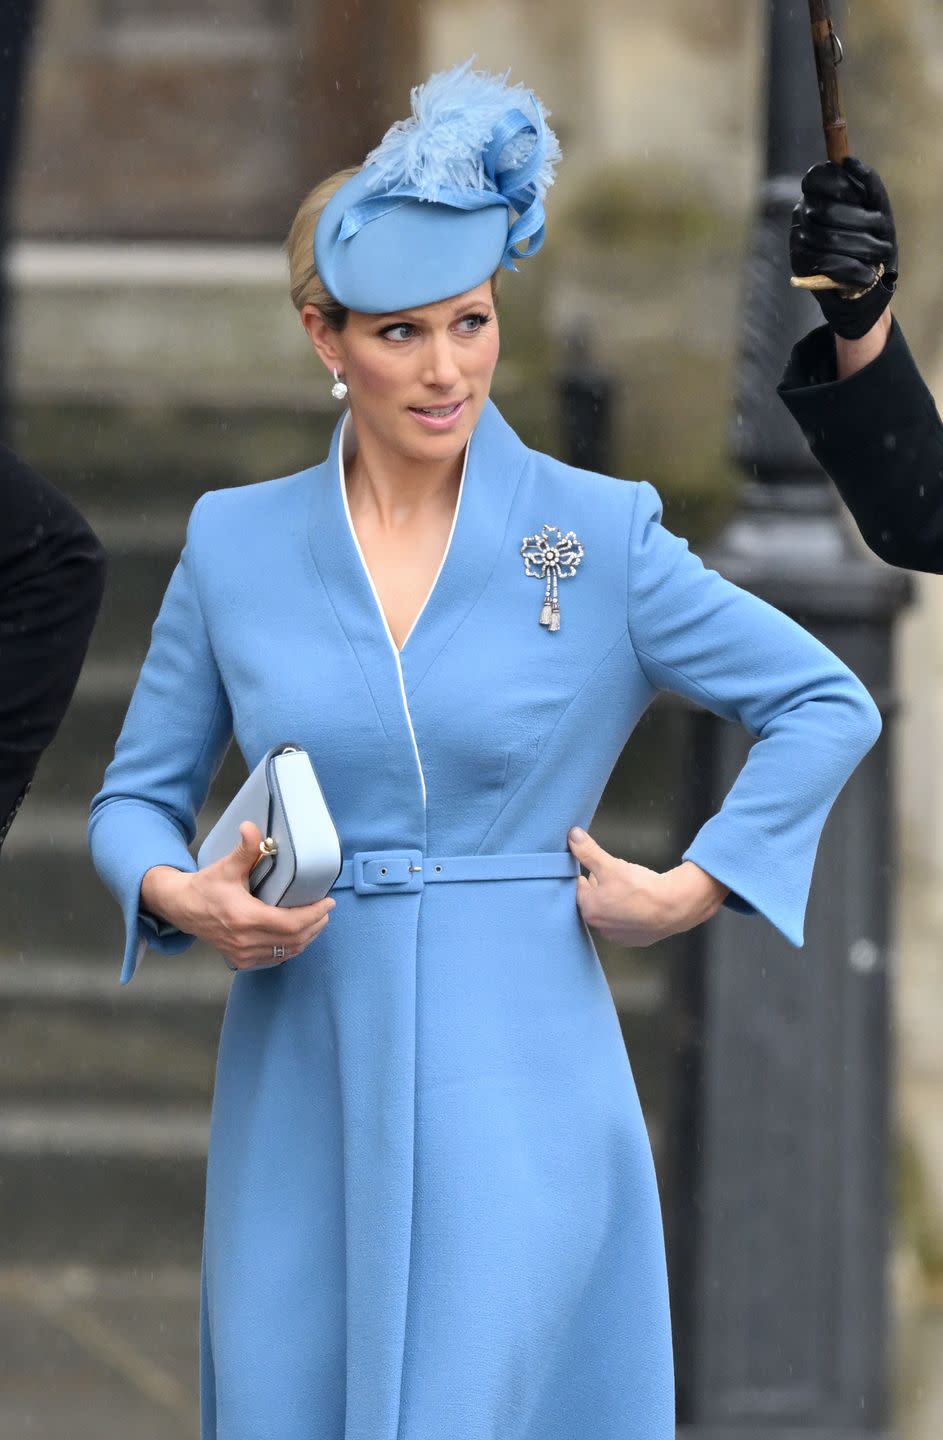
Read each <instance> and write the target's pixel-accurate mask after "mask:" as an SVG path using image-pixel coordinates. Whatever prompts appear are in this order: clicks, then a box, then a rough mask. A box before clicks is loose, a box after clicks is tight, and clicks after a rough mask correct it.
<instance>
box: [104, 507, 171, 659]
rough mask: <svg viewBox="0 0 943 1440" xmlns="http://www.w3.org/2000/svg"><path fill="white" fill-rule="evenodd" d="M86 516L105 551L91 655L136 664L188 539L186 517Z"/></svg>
mask: <svg viewBox="0 0 943 1440" xmlns="http://www.w3.org/2000/svg"><path fill="white" fill-rule="evenodd" d="M88 518H89V520H90V522H91V523H92V525H93V526H94V528H95V530H96V533H97V534H98V536H99V538H100V539H101V541H102V544H103V545H104V546H105V549H106V551H107V553H108V572H107V578H106V583H105V596H104V599H103V601H102V608H101V612H100V614H99V617H98V623H97V625H96V628H95V635H94V638H93V641H92V645H91V647H90V651H89V657H90V659H93V660H95V661H98V662H105V663H109V664H112V665H113V664H115V663H116V662H126V663H128V664H129V665H133V666H134V667H136V668H140V665H141V662H142V660H143V659H144V656H145V654H146V653H147V647H148V644H149V642H150V635H151V627H152V625H153V624H154V621H155V619H156V618H157V612H158V610H159V609H160V604H161V601H162V599H163V597H164V591H165V590H166V588H167V583H168V581H169V580H170V577H171V574H172V573H173V569H174V566H175V565H176V563H177V559H178V557H179V555H180V551H181V549H182V548H183V544H184V540H185V538H186V522H187V515H186V513H185V511H183V510H179V511H177V512H174V513H167V512H165V511H164V512H158V513H156V514H155V513H152V514H150V515H149V516H142V517H140V518H139V517H136V516H124V517H121V518H120V519H111V520H108V521H106V522H102V521H100V520H98V519H97V516H96V515H95V512H94V511H91V512H89V517H88Z"/></svg>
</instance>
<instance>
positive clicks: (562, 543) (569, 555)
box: [521, 525, 584, 632]
mask: <svg viewBox="0 0 943 1440" xmlns="http://www.w3.org/2000/svg"><path fill="white" fill-rule="evenodd" d="M521 554H522V555H523V557H524V573H525V574H526V575H529V576H531V578H532V579H534V580H543V581H544V582H545V586H546V588H545V590H544V603H543V606H542V607H541V611H540V623H541V625H546V627H547V629H548V630H550V631H551V632H552V631H555V630H559V628H560V601H559V598H558V596H557V583H558V581H560V580H568V579H570V577H571V576H573V575H575V574H576V571H577V567H578V566H579V563H580V561H581V560H582V558H583V554H584V551H583V546H582V544H581V543H580V541H579V540H577V538H576V535H575V534H574V532H573V531H572V530H568V531H567V533H566V534H564V533H563V531H562V530H558V529H557V527H556V526H555V525H545V526H544V527H543V529H542V530H541V532H540V534H539V535H525V536H524V539H523V541H522V542H521Z"/></svg>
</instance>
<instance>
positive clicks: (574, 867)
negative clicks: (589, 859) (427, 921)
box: [331, 850, 580, 895]
mask: <svg viewBox="0 0 943 1440" xmlns="http://www.w3.org/2000/svg"><path fill="white" fill-rule="evenodd" d="M579 873H580V866H579V861H578V860H577V858H576V856H575V855H571V854H570V852H569V850H559V851H541V852H539V853H538V854H535V855H444V856H441V857H430V856H428V855H423V853H422V851H421V850H358V851H357V852H356V853H355V854H354V855H352V856H351V857H350V859H349V860H345V862H344V864H343V865H342V866H341V873H340V875H339V876H338V877H337V879H336V880H335V881H334V884H333V885H332V887H331V889H332V890H350V889H354V890H355V891H356V892H357V894H358V895H376V894H379V893H381V892H384V891H393V892H395V893H397V894H409V893H411V892H412V891H415V890H421V889H422V888H423V886H424V885H432V884H441V883H443V882H445V883H451V882H455V881H461V880H466V881H467V880H575V879H576V877H577V875H578V874H579Z"/></svg>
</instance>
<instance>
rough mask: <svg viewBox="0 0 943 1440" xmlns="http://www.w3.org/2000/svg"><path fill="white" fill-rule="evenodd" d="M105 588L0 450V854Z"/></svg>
mask: <svg viewBox="0 0 943 1440" xmlns="http://www.w3.org/2000/svg"><path fill="white" fill-rule="evenodd" d="M104 580H105V554H104V551H103V549H102V546H101V545H100V543H99V541H98V540H97V538H96V536H95V535H94V534H93V532H92V530H91V529H90V528H89V526H88V525H87V523H86V522H85V520H84V519H83V518H82V516H81V515H80V514H79V513H78V511H77V510H76V509H75V507H74V506H73V505H71V504H70V503H69V501H68V500H66V498H65V496H63V495H61V494H60V493H59V491H58V490H56V489H55V487H54V486H52V485H50V484H49V483H48V482H47V481H46V480H44V479H42V477H41V476H39V475H37V474H36V473H35V472H34V471H33V470H31V469H30V468H29V466H27V465H24V464H23V462H22V461H21V460H18V459H17V457H16V456H15V455H13V454H12V453H11V452H10V451H9V450H7V449H6V448H5V447H4V446H2V445H0V846H2V844H3V841H4V839H5V838H6V835H7V833H8V831H9V829H10V826H11V825H12V823H13V818H14V816H15V815H16V813H17V811H18V810H19V808H20V805H21V804H22V802H23V799H24V797H25V796H26V793H27V791H28V790H29V788H30V785H31V783H32V779H33V775H34V774H35V771H36V766H37V764H38V763H39V758H40V755H41V754H42V752H43V750H44V749H45V748H46V746H47V745H48V744H49V742H50V741H51V740H52V738H53V736H54V735H55V733H56V731H57V729H58V728H59V724H60V721H61V720H62V717H63V715H64V714H65V712H66V709H67V707H68V704H69V701H70V699H71V698H72V693H73V691H74V690H75V686H76V682H77V680H78V678H79V671H80V670H81V668H82V661H83V660H84V658H85V652H86V650H87V649H88V643H89V640H90V638H91V634H92V628H93V626H94V624H95V618H96V616H97V614H98V609H99V606H100V604H101V599H102V592H103V589H104Z"/></svg>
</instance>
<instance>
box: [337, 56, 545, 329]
mask: <svg viewBox="0 0 943 1440" xmlns="http://www.w3.org/2000/svg"><path fill="white" fill-rule="evenodd" d="M471 66H472V62H471V61H470V60H467V61H466V62H465V63H464V64H463V65H458V66H456V67H455V68H454V69H452V70H445V71H442V72H441V73H439V74H436V75H431V76H430V77H429V79H428V80H427V81H426V82H425V84H424V85H418V86H416V88H415V89H414V90H413V91H412V94H411V97H410V98H411V101H412V114H411V115H410V117H409V118H408V119H407V120H398V121H397V122H396V124H395V125H393V126H391V128H390V129H389V130H388V131H387V133H386V135H385V136H384V137H383V139H382V140H381V141H380V144H379V145H378V146H377V147H376V149H375V150H372V151H371V152H370V154H369V155H368V156H367V159H366V161H365V163H364V166H363V169H362V170H359V171H358V172H357V174H356V175H354V176H352V177H351V179H350V180H347V181H346V182H345V183H344V184H343V185H342V186H341V187H340V189H339V190H338V191H337V192H336V193H335V194H334V195H333V196H332V197H331V199H330V200H329V201H328V203H327V205H326V206H325V207H324V210H323V212H322V214H321V218H320V220H319V221H318V225H317V228H316V230H315V235H314V262H315V266H316V268H317V271H318V275H319V276H320V278H321V280H322V282H323V283H324V285H325V286H326V287H327V289H328V290H329V291H330V293H331V294H332V295H333V296H334V298H335V300H337V301H339V303H340V304H341V305H345V306H346V307H347V308H348V309H350V310H360V311H363V312H365V313H366V314H372V315H380V314H386V313H389V312H390V311H393V310H405V309H407V308H410V307H413V306H417V305H431V304H433V303H434V302H435V301H437V300H445V299H448V297H449V296H451V295H461V294H463V293H464V292H465V291H466V290H473V289H474V288H475V287H476V286H477V285H480V284H482V282H483V281H484V280H487V279H488V278H489V277H490V276H491V275H493V274H494V272H495V271H496V270H497V269H498V267H499V266H504V268H505V269H508V270H516V269H517V265H516V264H515V262H516V261H518V260H522V259H524V258H525V257H529V256H531V255H534V254H536V252H537V251H538V250H539V249H540V247H541V245H542V244H543V238H544V208H543V197H544V195H545V194H546V192H547V190H548V188H549V187H550V186H551V185H552V184H553V170H554V166H555V165H556V163H557V161H558V160H559V159H560V146H559V144H558V142H557V137H556V136H555V135H554V133H553V131H552V130H551V129H550V127H549V126H548V124H547V114H546V111H545V110H544V107H543V106H542V105H541V103H540V101H539V100H538V99H537V97H536V95H534V94H533V92H532V91H530V90H526V89H525V88H524V87H523V86H521V85H513V86H512V85H508V83H507V76H506V75H504V76H497V75H488V74H486V73H484V72H483V71H479V70H473V69H472V68H471Z"/></svg>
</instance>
